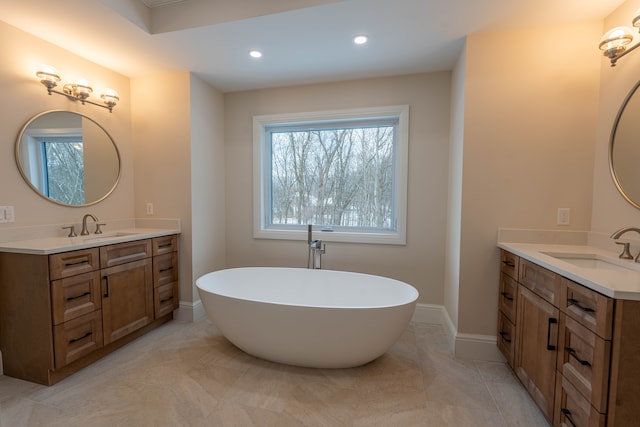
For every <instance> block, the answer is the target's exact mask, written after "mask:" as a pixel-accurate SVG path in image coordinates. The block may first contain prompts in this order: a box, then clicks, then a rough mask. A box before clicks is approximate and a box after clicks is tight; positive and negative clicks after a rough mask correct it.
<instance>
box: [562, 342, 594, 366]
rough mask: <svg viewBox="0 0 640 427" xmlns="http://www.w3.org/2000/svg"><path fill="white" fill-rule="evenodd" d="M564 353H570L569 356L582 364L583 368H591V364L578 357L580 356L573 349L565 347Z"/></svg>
mask: <svg viewBox="0 0 640 427" xmlns="http://www.w3.org/2000/svg"><path fill="white" fill-rule="evenodd" d="M564 351H566V352H567V353H569V356H571V357H573V358H574V359H576V361H577V362H578V363H579V364H581V365H582V366H591V363H589V362H588V361H586V360H582V359H580V358H579V357H578V354H577V353H576V351H575V350H574V349H572V348H571V347H565V349H564Z"/></svg>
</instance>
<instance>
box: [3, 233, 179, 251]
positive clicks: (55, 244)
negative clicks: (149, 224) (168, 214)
mask: <svg viewBox="0 0 640 427" xmlns="http://www.w3.org/2000/svg"><path fill="white" fill-rule="evenodd" d="M179 233H180V230H179V229H165V228H124V229H120V230H113V231H105V232H104V233H103V234H89V235H88V236H80V235H79V236H77V237H46V238H42V239H29V240H18V241H13V242H0V252H13V253H21V254H34V255H48V254H55V253H60V252H67V251H75V250H78V249H86V248H94V247H98V246H105V245H111V244H114V243H122V242H131V241H134V240H144V239H150V238H152V237H160V236H168V235H171V234H179Z"/></svg>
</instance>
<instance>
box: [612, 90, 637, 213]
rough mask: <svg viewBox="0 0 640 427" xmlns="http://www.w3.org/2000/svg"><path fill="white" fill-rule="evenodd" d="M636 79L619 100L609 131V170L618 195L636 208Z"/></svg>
mask: <svg viewBox="0 0 640 427" xmlns="http://www.w3.org/2000/svg"><path fill="white" fill-rule="evenodd" d="M638 87H640V82H638V83H637V84H636V85H635V86H634V87H633V89H631V92H630V93H629V95H627V98H626V99H625V100H624V102H623V103H622V107H620V111H619V112H618V116H617V117H616V121H615V123H614V125H613V131H612V132H611V143H610V144H609V169H610V170H611V175H612V176H613V181H614V182H615V184H616V187H618V191H620V194H622V196H623V197H624V198H625V199H627V201H628V202H629V203H631V204H632V205H633V206H635V207H636V208H640V167H639V166H640V119H639V118H640V93H639V91H638Z"/></svg>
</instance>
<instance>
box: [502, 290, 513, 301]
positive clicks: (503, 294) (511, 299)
mask: <svg viewBox="0 0 640 427" xmlns="http://www.w3.org/2000/svg"><path fill="white" fill-rule="evenodd" d="M500 295H502V296H503V297H504V299H506V300H507V301H513V297H512V296H511V295H509V294H508V293H506V292H501V293H500Z"/></svg>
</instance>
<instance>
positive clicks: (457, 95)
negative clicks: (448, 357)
mask: <svg viewBox="0 0 640 427" xmlns="http://www.w3.org/2000/svg"><path fill="white" fill-rule="evenodd" d="M466 69H467V48H466V45H465V46H464V47H463V49H462V52H460V56H459V58H458V61H457V62H456V65H455V67H454V68H453V72H452V75H451V130H450V136H449V181H448V187H449V200H448V206H447V241H446V252H445V271H444V284H443V285H444V289H443V292H444V307H445V309H446V310H447V313H448V315H449V318H450V319H451V321H452V322H453V325H454V326H455V327H456V328H457V327H458V304H459V295H460V223H461V221H462V168H463V166H464V159H463V154H464V108H465V105H464V95H465V83H466V82H465V80H466V74H465V72H466Z"/></svg>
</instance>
